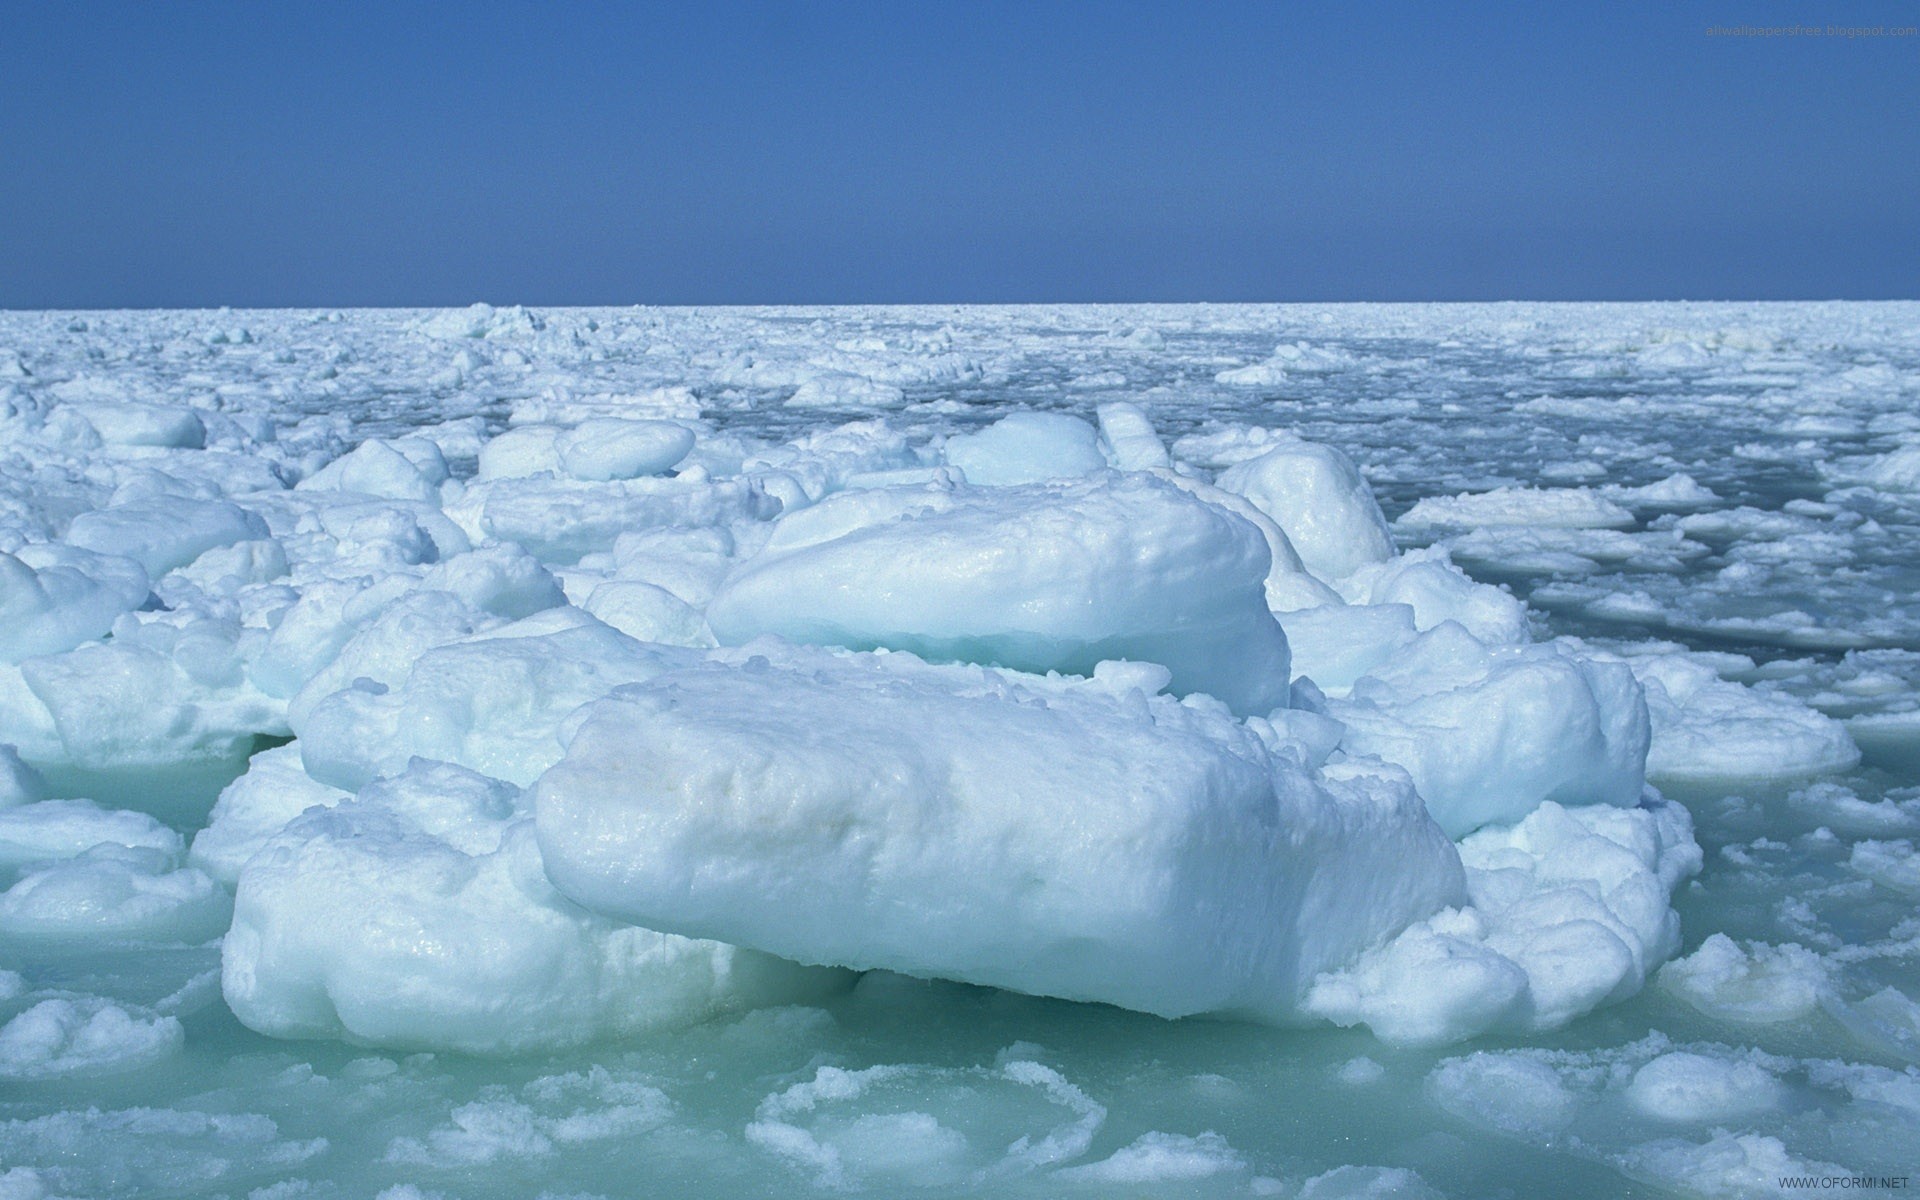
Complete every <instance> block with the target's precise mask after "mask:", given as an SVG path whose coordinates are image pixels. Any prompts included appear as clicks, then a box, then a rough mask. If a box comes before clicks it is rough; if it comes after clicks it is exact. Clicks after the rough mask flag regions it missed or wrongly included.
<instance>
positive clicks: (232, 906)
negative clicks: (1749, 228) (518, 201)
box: [0, 303, 1920, 1200]
mask: <svg viewBox="0 0 1920 1200" xmlns="http://www.w3.org/2000/svg"><path fill="white" fill-rule="evenodd" d="M1916 535H1920V303H1897V304H1896V303H1873V304H1862V303H1830V304H1811V303H1808V304H1596V305H1557V304H1552V305H1547V304H1490V305H1326V306H1246V305H1226V306H1213V305H1178V306H1044V307H1008V308H998V307H972V306H963V307H924V308H836V309H824V308H821V309H814V308H793V309H782V308H764V309H653V308H629V309H540V310H534V309H523V308H492V307H488V306H485V305H476V306H473V307H472V308H467V309H454V310H431V311H428V310H420V311H402V310H390V311H349V312H319V311H314V312H306V311H229V310H221V311H219V312H86V313H53V312H13V313H0V1200H27V1198H32V1200H41V1198H46V1197H67V1196H74V1197H80V1196H84V1197H97V1198H103V1200H104V1198H110V1197H175V1196H177V1197H203V1196H231V1197H258V1198H261V1200H266V1198H268V1197H294V1196H300V1197H336V1196H337V1197H362V1196H365V1197H372V1196H380V1197H384V1198H386V1200H408V1198H411V1197H416V1196H444V1197H473V1198H481V1197H523V1196H542V1195H545V1196H552V1197H556V1198H557V1197H561V1196H568V1197H572V1196H605V1197H622V1196H637V1195H647V1196H668V1195H671V1196H725V1197H737V1196H762V1195H764V1196H791V1195H796V1194H799V1195H807V1194H820V1195H845V1194H852V1195H876V1196H889V1197H892V1196H901V1195H927V1196H958V1195H981V1194H992V1195H1047V1196H1055V1195H1088V1196H1108V1195H1143V1196H1149V1195H1151V1196H1181V1197H1188V1196H1197V1197H1210V1196H1248V1195H1254V1196H1286V1197H1300V1198H1302V1200H1305V1198H1308V1197H1317V1198H1323V1200H1324V1198H1327V1197H1360V1196H1450V1197H1462V1198H1465V1197H1480V1196H1490V1195H1502V1194H1508V1195H1520V1196H1525V1195H1538V1194H1553V1195H1570V1196H1576V1197H1578V1196H1592V1197H1602V1196H1618V1195H1675V1196H1709V1197H1720V1196H1728V1197H1742V1196H1777V1195H1780V1194H1782V1183H1781V1181H1782V1179H1783V1178H1786V1177H1789V1176H1795V1177H1801V1176H1812V1177H1816V1178H1818V1177H1828V1178H1833V1177H1855V1176H1910V1175H1912V1174H1915V1173H1916V1171H1920V1155H1916V1151H1915V1150H1914V1147H1915V1146H1920V965H1917V964H1916V960H1917V959H1920V915H1917V913H1916V908H1915V905H1916V900H1920V853H1917V852H1916V842H1917V841H1920V552H1917V551H1916V550H1915V545H1916Z"/></svg>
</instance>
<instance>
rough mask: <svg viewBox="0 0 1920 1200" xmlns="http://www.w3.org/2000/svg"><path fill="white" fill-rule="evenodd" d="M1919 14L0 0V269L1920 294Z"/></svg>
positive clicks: (1751, 1) (433, 280) (565, 292)
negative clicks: (1878, 34) (1734, 32)
mask: <svg viewBox="0 0 1920 1200" xmlns="http://www.w3.org/2000/svg"><path fill="white" fill-rule="evenodd" d="M1916 22H1920V2H1916V0H1887V2H1874V0H1865V2H1858V3H1856V2H1855V0H1791V2H1787V0H1746V2H1736V0H1726V2H1722V3H1715V4H1695V3H1688V2H1684V0H1682V2H1677V3H1648V4H1637V5H1605V4H1582V5H1577V6H1576V5H1562V4H1557V3H1527V4H1520V3H1515V4H1510V5H1493V4H1467V3H1461V4H1444V3H1418V4H1415V3H1408V4H1366V3H1361V4H1355V5H1343V4H1337V3H1320V4H1313V5H1304V4H1302V5H1296V4H1287V3H1276V2H1265V3H1235V2H1231V0H1228V2H1223V3H1217V4H1199V3H1186V4H1166V5H1144V4H1124V3H1107V4H1080V3H1052V2H1047V0H1030V2H1028V3H1017V4H1000V3H993V2H989V0H978V2H974V3H963V4H938V3H924V4H923V3H899V4H854V3H834V2H822V0H808V2H805V3H800V2H794V3H777V4H764V5H761V4H728V3H698V2H691V0H690V2H689V3H686V4H680V5H673V6H665V5H653V4H645V3H627V4H586V3H559V2H553V3H524V4H498V3H470V4H453V3H448V4H443V5H434V6H428V5H424V4H411V3H358V2H354V0H335V2H331V3H293V2H283V0H258V2H255V3H247V4H207V3H192V2H168V3H135V4H114V3H105V2H90V3H86V4H66V3H55V2H40V0H0V307H52V306H88V307H97V306H149V305H169V306H172V305H196V306H198V305H216V304H233V305H360V304H370V305H394V304H454V303H466V302H470V301H473V300H478V299H485V300H490V301H493V302H496V303H510V302H523V303H530V304H562V303H770V302H796V303H798V302H842V301H844V302H852V301H928V302H934V301H1031V300H1135V299H1138V300H1188V299H1222V300H1300V299H1487V298H1570V299H1577V298H1667V297H1673V298H1680V297H1686V298H1753V297H1759V298H1767V297H1781V298H1794V297H1863V298H1865V297H1889V296H1900V297H1913V296H1916V295H1920V38H1877V39H1874V38H1859V39H1852V40H1849V39H1844V38H1817V39H1814V38H1773V39H1752V38H1724V37H1709V36H1707V34H1706V30H1707V27H1708V26H1710V25H1729V24H1745V25H1785V24H1819V25H1826V24H1845V25H1861V26H1867V25H1901V24H1906V25H1912V24H1915V23H1916Z"/></svg>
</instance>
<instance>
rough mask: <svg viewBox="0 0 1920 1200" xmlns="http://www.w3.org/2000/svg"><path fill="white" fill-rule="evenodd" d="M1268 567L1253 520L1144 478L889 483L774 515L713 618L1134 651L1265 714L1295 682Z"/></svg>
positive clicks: (991, 658)
mask: <svg viewBox="0 0 1920 1200" xmlns="http://www.w3.org/2000/svg"><path fill="white" fill-rule="evenodd" d="M1092 436H1093V434H1092V430H1091V429H1088V430H1087V439H1088V444H1089V446H1091V444H1092ZM1270 565H1271V556H1270V552H1269V550H1268V548H1267V544H1266V539H1265V538H1263V537H1262V536H1261V535H1260V531H1259V529H1258V528H1256V527H1255V526H1253V525H1252V524H1250V523H1248V522H1247V521H1244V520H1242V519H1240V518H1239V517H1237V516H1236V515H1234V514H1233V513H1231V512H1228V511H1226V510H1223V509H1221V508H1218V507H1216V506H1214V505H1210V504H1207V503H1206V502H1204V501H1202V500H1200V499H1197V498H1195V497H1194V496H1192V495H1190V494H1189V493H1187V492H1184V491H1182V490H1181V489H1179V488H1177V487H1175V486H1173V485H1172V484H1169V483H1167V482H1165V481H1162V480H1159V479H1156V478H1153V477H1152V476H1147V475H1138V474H1130V475H1114V476H1105V477H1102V478H1100V479H1098V480H1096V481H1094V482H1090V483H1083V484H1072V485H1065V486H1054V487H1047V486H1034V487H1006V488H980V489H974V488H966V489H951V490H949V489H933V490H929V489H919V488H883V489H875V490H866V491H858V492H849V493H845V494H842V495H839V496H835V497H833V498H831V499H828V500H826V501H823V502H822V503H820V504H818V505H815V506H813V507H811V508H808V509H803V510H802V511H800V512H798V513H795V514H793V515H792V516H789V517H786V518H785V519H783V520H782V521H780V522H779V523H778V524H777V525H775V527H774V529H773V533H772V536H771V537H770V538H769V539H768V540H767V542H766V545H765V547H764V548H763V549H762V550H761V551H760V553H759V554H758V555H756V556H754V557H752V558H750V559H747V560H746V561H745V562H744V563H742V564H741V566H740V568H739V569H738V571H736V572H735V573H734V574H733V575H732V576H730V577H729V578H728V580H727V582H726V583H725V585H724V586H722V588H721V590H720V593H719V594H718V595H717V596H715V597H714V600H713V604H712V606H711V607H710V608H708V610H707V623H708V624H709V625H710V626H712V627H713V631H714V634H715V635H716V636H717V637H719V638H720V640H721V641H722V642H723V643H728V644H736V645H737V644H739V643H741V642H744V641H746V640H748V639H750V638H752V637H755V636H758V635H761V634H769V633H771V634H778V635H780V636H782V637H785V638H788V639H791V640H793V641H798V642H808V643H813V644H816V645H832V646H848V647H852V648H854V649H874V648H879V647H885V648H887V649H893V650H909V651H912V652H914V653H916V654H920V655H924V656H926V657H929V658H935V659H943V660H948V661H955V660H957V661H962V662H978V663H987V664H993V665H998V666H1004V667H1013V668H1016V669H1021V670H1028V671H1047V670H1060V671H1071V672H1074V673H1077V674H1086V673H1088V672H1090V671H1091V670H1092V669H1093V667H1094V665H1095V664H1096V663H1099V662H1101V661H1103V660H1107V659H1122V658H1125V659H1139V660H1145V661H1147V662H1156V663H1160V664H1161V665H1163V666H1165V667H1167V668H1168V669H1170V670H1171V671H1172V672H1173V687H1174V688H1175V689H1176V690H1177V691H1180V692H1183V693H1184V692H1192V691H1203V692H1206V693H1208V694H1210V695H1213V696H1217V697H1219V698H1220V699H1222V700H1225V701H1226V702H1227V703H1228V704H1230V705H1232V706H1233V707H1234V708H1235V709H1236V710H1237V711H1239V712H1241V713H1242V714H1254V715H1264V714H1265V713H1267V712H1269V711H1271V710H1273V709H1275V708H1279V707H1282V706H1283V705H1284V704H1285V703H1286V687H1285V686H1284V684H1283V683H1282V682H1281V681H1282V680H1287V679H1290V676H1289V674H1288V670H1287V666H1288V660H1287V642H1286V635H1285V634H1283V633H1282V632H1281V629H1280V625H1279V623H1278V622H1276V621H1275V620H1274V618H1273V614H1272V613H1271V612H1270V611H1269V610H1268V609H1267V605H1266V591H1265V585H1266V579H1267V573H1268V569H1269V567H1270Z"/></svg>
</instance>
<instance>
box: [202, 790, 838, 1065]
mask: <svg viewBox="0 0 1920 1200" xmlns="http://www.w3.org/2000/svg"><path fill="white" fill-rule="evenodd" d="M519 799H520V794H519V789H518V788H515V787H513V786H512V785H511V784H506V783H502V782H500V781H498V780H493V779H488V778H486V777H485V776H482V775H477V774H475V773H473V772H471V771H467V770H465V769H463V768H460V767H455V766H451V765H448V764H444V763H429V762H426V761H424V760H415V761H414V762H413V763H412V764H411V765H410V766H409V767H407V768H406V769H405V770H404V771H402V772H401V773H399V774H397V775H395V776H393V777H392V778H390V779H386V780H383V781H381V782H379V783H375V784H372V785H370V786H368V787H367V788H365V789H363V790H362V791H361V792H360V793H359V795H358V796H356V797H355V798H354V799H352V800H348V801H342V802H340V803H338V804H335V805H332V806H322V807H318V808H315V809H313V810H311V811H310V812H309V813H307V814H306V815H304V816H300V817H297V818H295V819H294V820H293V821H292V822H290V823H289V824H288V826H287V827H286V828H285V829H283V830H282V831H281V832H280V833H279V834H277V835H276V836H275V837H274V838H273V839H272V840H271V841H270V842H268V843H267V845H266V846H265V847H264V848H263V849H262V850H260V851H259V852H257V853H255V854H254V855H253V857H252V858H250V859H249V860H247V862H246V865H245V866H244V867H243V868H242V869H241V872H240V882H239V888H238V893H237V898H236V904H235V909H234V921H233V929H232V931H231V932H230V933H228V935H227V938H226V945H225V949H224V951H223V954H222V971H223V980H222V982H223V990H224V991H225V994H226V999H227V1003H228V1004H229V1005H230V1006H231V1007H232V1008H233V1010H234V1013H235V1014H236V1015H237V1016H239V1017H240V1019H241V1020H242V1021H244V1022H246V1023H247V1024H248V1025H249V1026H251V1027H252V1028H255V1029H258V1030H261V1031H262V1032H265V1033H272V1034H277V1035H279V1036H282V1037H327V1036H332V1037H342V1038H345V1039H347V1040H349V1041H356V1042H364V1043H372V1044H376V1045H385V1046H404V1047H415V1048H422V1049H448V1050H463V1051H467V1052H470V1053H486V1054H500V1053H509V1052H513V1051H524V1050H534V1049H548V1048H553V1047H564V1046H572V1045H578V1044H580V1043H583V1042H588V1041H592V1040H595V1039H598V1038H605V1037H607V1036H609V1035H615V1034H624V1033H633V1032H635V1031H638V1030H643V1029H649V1028H657V1027H661V1026H675V1025H684V1024H688V1023H690V1022H692V1021H696V1020H699V1019H702V1018H704V1017H708V1016H711V1015H712V1014H714V1013H715V1012H719V1011H722V1010H725V1009H728V1008H736V1007H746V1006H751V1005H753V1004H757V1003H769V1002H775V1003H777V1002H780V1001H783V1000H793V999H803V998H808V997H811V996H813V995H817V994H819V993H820V992H822V991H825V990H830V988H831V987H832V986H833V982H834V980H833V978H832V976H831V973H827V972H820V971H810V970H807V969H806V968H801V967H796V966H793V965H791V964H787V963H781V962H778V961H775V960H772V959H768V958H766V957H765V956H763V955H757V954H754V953H752V952H750V951H737V950H735V949H733V948H732V947H731V946H722V945H717V944H715V943H712V942H697V941H690V940H688V939H686V938H679V937H673V936H671V935H668V934H662V933H655V932H652V931H650V930H646V929H636V928H633V927H632V926H628V925H622V924H619V923H617V922H613V921H608V920H604V919H601V918H597V917H595V916H593V915H591V914H589V913H586V912H583V911H582V910H580V909H579V908H577V907H575V906H574V905H572V904H570V903H568V902H567V900H566V899H564V898H563V897H562V896H560V895H558V894H557V893H556V892H555V891H554V890H553V887H552V885H551V884H549V883H548V882H547V878H546V875H545V874H544V873H543V872H542V870H541V865H540V856H539V851H538V850H537V849H536V848H535V846H534V843H533V828H532V825H531V822H530V821H529V820H528V819H527V816H526V814H525V813H524V811H522V808H521V805H520V804H519Z"/></svg>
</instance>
